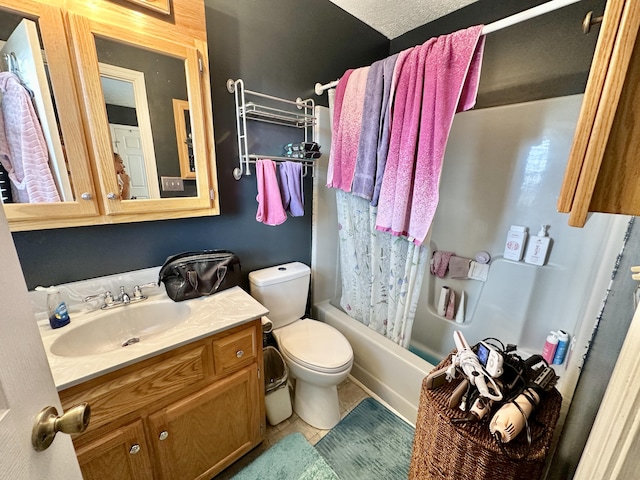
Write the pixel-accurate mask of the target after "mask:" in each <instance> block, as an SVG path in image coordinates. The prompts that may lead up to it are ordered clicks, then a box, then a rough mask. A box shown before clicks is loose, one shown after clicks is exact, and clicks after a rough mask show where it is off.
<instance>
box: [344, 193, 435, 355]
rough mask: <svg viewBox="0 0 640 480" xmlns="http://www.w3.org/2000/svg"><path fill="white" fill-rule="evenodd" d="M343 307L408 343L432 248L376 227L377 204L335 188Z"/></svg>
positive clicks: (406, 344)
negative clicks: (428, 255)
mask: <svg viewBox="0 0 640 480" xmlns="http://www.w3.org/2000/svg"><path fill="white" fill-rule="evenodd" d="M336 203H337V210H338V236H339V239H340V244H339V251H340V270H341V272H342V278H341V281H342V297H341V299H340V305H341V307H342V308H343V309H344V310H345V311H346V312H347V313H348V314H349V316H351V317H352V318H355V319H356V320H358V321H359V322H361V323H363V324H364V325H367V326H369V327H370V328H372V329H374V330H375V331H376V332H378V333H380V334H381V335H384V336H385V337H387V338H389V339H390V340H392V341H393V342H395V343H397V344H398V345H401V346H403V347H405V348H408V347H409V341H410V340H411V328H412V326H413V320H414V318H415V312H416V307H417V304H418V298H419V294H420V287H421V285H422V278H423V276H424V271H425V266H426V263H427V248H426V247H422V246H418V245H415V244H414V243H412V242H408V241H407V240H406V239H405V238H401V237H396V236H393V235H391V234H390V233H387V232H381V231H378V230H376V229H375V223H376V211H377V208H376V207H372V206H371V205H369V202H368V201H367V200H366V199H364V198H361V197H358V196H356V195H351V194H350V193H346V192H343V191H342V190H336Z"/></svg>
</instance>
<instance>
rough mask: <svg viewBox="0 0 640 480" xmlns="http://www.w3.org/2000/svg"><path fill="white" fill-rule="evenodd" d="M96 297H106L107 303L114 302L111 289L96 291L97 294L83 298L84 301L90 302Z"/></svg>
mask: <svg viewBox="0 0 640 480" xmlns="http://www.w3.org/2000/svg"><path fill="white" fill-rule="evenodd" d="M96 298H104V302H105V303H113V295H111V292H110V291H108V290H107V291H106V292H102V293H96V294H95V295H89V296H87V297H84V298H83V299H82V301H83V302H90V301H91V300H95V299H96Z"/></svg>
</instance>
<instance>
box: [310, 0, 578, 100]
mask: <svg viewBox="0 0 640 480" xmlns="http://www.w3.org/2000/svg"><path fill="white" fill-rule="evenodd" d="M579 1H581V0H551V1H550V2H547V3H543V4H541V5H538V6H537V7H533V8H530V9H529V10H524V11H522V12H520V13H516V14H514V15H511V16H509V17H506V18H503V19H502V20H497V21H495V22H493V23H490V24H488V25H485V26H484V27H483V28H482V35H487V34H489V33H493V32H497V31H498V30H502V29H503V28H507V27H510V26H512V25H516V24H517V23H520V22H524V21H525V20H530V19H532V18H535V17H539V16H540V15H544V14H545V13H549V12H553V11H554V10H558V9H559V8H562V7H566V6H567V5H571V4H573V3H578V2H579ZM339 81H340V80H339V79H338V80H334V81H333V82H329V83H326V84H324V85H323V84H321V83H319V82H318V83H316V85H315V92H316V95H322V92H324V91H325V90H329V89H330V88H334V87H335V86H337V85H338V82H339Z"/></svg>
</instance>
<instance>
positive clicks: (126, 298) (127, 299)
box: [120, 287, 131, 305]
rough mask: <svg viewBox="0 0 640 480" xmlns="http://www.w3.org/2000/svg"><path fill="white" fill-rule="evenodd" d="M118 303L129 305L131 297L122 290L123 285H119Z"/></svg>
mask: <svg viewBox="0 0 640 480" xmlns="http://www.w3.org/2000/svg"><path fill="white" fill-rule="evenodd" d="M120 303H122V304H124V305H129V304H130V303H131V297H130V296H129V294H128V293H127V292H125V291H124V287H120Z"/></svg>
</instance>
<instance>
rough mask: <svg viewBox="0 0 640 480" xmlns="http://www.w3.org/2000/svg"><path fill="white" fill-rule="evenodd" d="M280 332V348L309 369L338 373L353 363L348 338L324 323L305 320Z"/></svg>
mask: <svg viewBox="0 0 640 480" xmlns="http://www.w3.org/2000/svg"><path fill="white" fill-rule="evenodd" d="M280 330H281V331H280V332H279V333H280V335H279V336H278V337H279V338H278V344H279V345H280V348H282V349H283V350H284V351H285V353H286V354H287V355H288V356H289V357H291V359H292V360H295V361H296V362H297V363H300V364H301V365H303V366H305V367H307V368H309V369H311V370H316V371H318V372H324V373H333V372H338V371H341V370H344V368H345V366H346V365H347V364H349V363H351V361H352V360H353V350H352V349H351V345H350V344H349V342H348V341H347V339H346V338H344V336H343V335H342V334H341V333H340V332H339V331H338V330H336V329H335V328H333V327H332V326H330V325H327V324H326V323H323V322H319V321H317V320H311V319H308V318H305V319H303V320H298V321H297V322H294V323H292V324H291V325H287V326H286V327H283V328H281V329H280Z"/></svg>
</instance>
